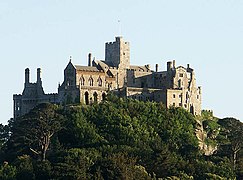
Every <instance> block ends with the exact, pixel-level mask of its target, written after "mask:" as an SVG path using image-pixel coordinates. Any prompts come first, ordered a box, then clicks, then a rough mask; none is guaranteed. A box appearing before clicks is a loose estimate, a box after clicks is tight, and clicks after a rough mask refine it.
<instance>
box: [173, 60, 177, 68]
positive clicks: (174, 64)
mask: <svg viewBox="0 0 243 180" xmlns="http://www.w3.org/2000/svg"><path fill="white" fill-rule="evenodd" d="M175 66H176V63H175V60H173V68H174V69H175Z"/></svg>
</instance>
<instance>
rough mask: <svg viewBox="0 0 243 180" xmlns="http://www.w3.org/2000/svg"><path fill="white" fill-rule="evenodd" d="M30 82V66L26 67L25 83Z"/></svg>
mask: <svg viewBox="0 0 243 180" xmlns="http://www.w3.org/2000/svg"><path fill="white" fill-rule="evenodd" d="M29 83H30V70H29V68H26V69H25V84H29Z"/></svg>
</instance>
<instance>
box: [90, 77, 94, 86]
mask: <svg viewBox="0 0 243 180" xmlns="http://www.w3.org/2000/svg"><path fill="white" fill-rule="evenodd" d="M89 85H90V86H93V85H94V80H93V78H92V77H90V78H89Z"/></svg>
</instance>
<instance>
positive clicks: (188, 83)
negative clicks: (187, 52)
mask: <svg viewBox="0 0 243 180" xmlns="http://www.w3.org/2000/svg"><path fill="white" fill-rule="evenodd" d="M109 91H112V92H114V93H116V94H117V95H119V96H122V97H129V98H134V99H138V100H142V101H156V102H163V103H164V104H165V105H166V107H170V106H176V107H183V108H185V109H187V110H188V111H189V112H191V113H192V114H194V115H200V114H201V88H200V87H197V86H196V78H195V72H194V70H193V69H192V68H191V67H190V66H189V64H188V65H187V67H183V66H176V64H175V60H173V61H169V62H167V68H166V70H165V71H158V64H156V65H155V70H152V69H151V67H150V65H144V66H137V65H130V45H129V42H126V41H124V39H123V38H122V37H116V39H115V42H108V43H106V44H105V60H95V59H92V55H91V53H89V54H88V66H79V65H74V64H73V63H72V61H71V59H70V61H69V63H68V65H67V66H66V68H65V70H64V81H63V83H62V84H61V85H59V87H58V93H56V94H55V93H54V94H45V93H44V91H43V87H42V81H41V69H40V68H38V70H37V82H36V83H30V82H29V69H28V68H27V69H26V70H25V86H24V91H23V93H22V94H21V95H14V96H13V99H14V118H16V117H18V116H21V115H23V114H25V113H27V112H29V111H30V110H31V109H32V108H33V107H35V106H36V105H37V104H40V103H43V102H50V103H56V104H62V105H66V104H73V103H82V104H87V105H88V104H92V103H98V102H100V101H102V100H104V99H105V96H106V94H107V93H108V92H109Z"/></svg>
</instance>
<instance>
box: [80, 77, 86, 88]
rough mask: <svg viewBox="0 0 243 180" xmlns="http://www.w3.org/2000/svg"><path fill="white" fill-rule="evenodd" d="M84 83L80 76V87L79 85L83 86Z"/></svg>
mask: <svg viewBox="0 0 243 180" xmlns="http://www.w3.org/2000/svg"><path fill="white" fill-rule="evenodd" d="M84 81H85V80H84V77H83V76H82V77H81V78H80V85H81V86H84Z"/></svg>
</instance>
